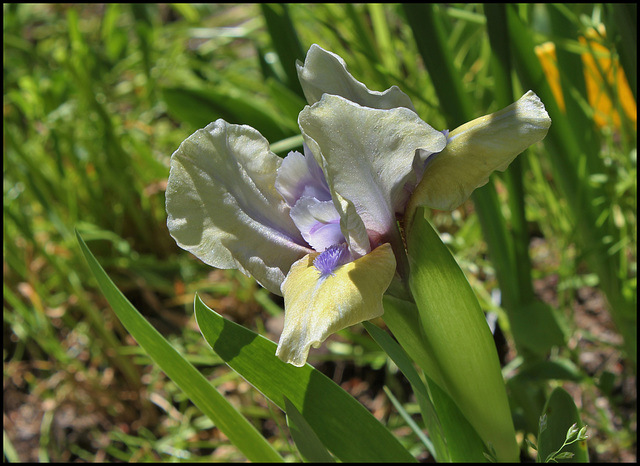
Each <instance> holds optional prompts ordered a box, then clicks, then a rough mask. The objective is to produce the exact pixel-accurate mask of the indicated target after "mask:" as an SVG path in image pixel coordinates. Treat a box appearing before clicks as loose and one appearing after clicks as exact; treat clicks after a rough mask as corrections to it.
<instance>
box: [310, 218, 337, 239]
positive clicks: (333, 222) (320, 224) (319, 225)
mask: <svg viewBox="0 0 640 466" xmlns="http://www.w3.org/2000/svg"><path fill="white" fill-rule="evenodd" d="M327 225H338V226H340V219H336V220H331V221H330V222H318V223H316V224H315V225H314V226H312V227H311V229H310V230H309V235H313V234H314V233H315V232H317V231H318V230H320V229H321V228H323V227H326V226H327Z"/></svg>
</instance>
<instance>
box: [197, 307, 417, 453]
mask: <svg viewBox="0 0 640 466" xmlns="http://www.w3.org/2000/svg"><path fill="white" fill-rule="evenodd" d="M195 314H196V320H197V322H198V325H199V327H200V331H201V332H202V335H203V336H204V337H205V339H206V340H207V342H208V343H209V344H210V345H211V348H213V350H214V351H215V352H216V354H218V356H220V357H221V358H222V360H223V361H225V362H226V363H227V364H228V365H229V367H231V368H232V369H233V370H235V371H236V372H238V373H239V374H240V375H241V376H242V377H244V378H245V379H246V380H247V381H248V382H249V383H250V384H252V385H253V386H254V387H255V388H256V389H258V390H259V391H260V392H262V393H263V394H264V395H265V396H266V397H267V398H269V399H270V400H271V401H272V402H273V403H275V404H276V405H277V406H278V407H279V408H280V409H282V410H286V406H285V401H284V398H285V397H286V398H288V399H289V400H290V401H291V403H292V404H293V405H294V406H295V407H296V409H297V410H298V411H300V413H302V416H303V417H304V419H305V420H306V421H307V423H308V424H309V426H311V428H312V429H313V430H314V432H315V433H316V435H317V436H318V438H319V439H320V441H321V442H322V444H324V445H325V446H326V447H327V448H328V449H329V451H331V452H332V453H333V454H334V455H335V456H336V457H338V458H339V459H340V460H341V461H343V462H347V461H372V462H415V461H416V460H415V458H414V457H413V456H412V455H411V454H410V453H409V452H408V451H407V450H406V449H405V448H404V447H403V446H402V445H401V444H400V442H399V441H398V439H396V438H395V437H394V436H393V435H392V434H391V433H390V432H389V431H388V430H387V428H386V427H384V426H383V425H382V424H380V422H379V421H378V420H377V419H376V418H375V417H373V416H372V415H371V413H370V412H369V411H367V409H366V408H364V407H363V406H362V405H361V404H360V403H358V402H357V401H356V400H355V399H354V398H353V397H351V396H350V395H349V394H348V393H346V392H345V391H344V390H343V389H342V388H340V387H339V386H337V385H336V384H335V383H334V382H332V381H331V380H330V379H328V378H327V377H326V376H325V375H324V374H322V373H320V372H318V371H317V370H315V369H314V368H313V367H311V366H310V365H309V364H306V365H304V366H302V367H295V366H292V365H291V364H287V363H285V362H282V361H281V360H280V359H278V358H277V357H276V356H275V352H276V344H275V343H273V342H272V341H270V340H268V339H266V338H264V337H263V336H261V335H258V334H256V333H254V332H252V331H251V330H248V329H246V328H244V327H242V326H241V325H238V324H235V323H233V322H231V321H229V320H226V319H224V318H223V317H222V316H220V315H219V314H217V313H216V312H215V311H213V310H211V309H209V308H208V307H207V306H206V305H205V304H204V303H203V302H202V301H201V300H200V298H198V297H196V300H195Z"/></svg>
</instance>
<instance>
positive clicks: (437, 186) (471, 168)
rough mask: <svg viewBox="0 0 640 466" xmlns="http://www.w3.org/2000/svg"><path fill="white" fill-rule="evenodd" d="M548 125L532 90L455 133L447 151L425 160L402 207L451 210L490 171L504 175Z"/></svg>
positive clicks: (408, 211) (459, 128) (451, 133)
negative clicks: (416, 182) (417, 183)
mask: <svg viewBox="0 0 640 466" xmlns="http://www.w3.org/2000/svg"><path fill="white" fill-rule="evenodd" d="M550 126H551V118H549V115H548V114H547V112H546V110H545V108H544V105H543V103H542V102H541V101H540V99H539V98H538V96H537V95H536V94H534V93H533V92H532V91H529V92H527V93H526V94H525V95H524V96H522V97H521V98H520V99H519V100H518V101H516V102H514V103H513V104H511V105H509V106H508V107H506V108H504V109H502V110H500V111H498V112H496V113H492V114H490V115H485V116H483V117H480V118H477V119H475V120H473V121H470V122H469V123H465V124H464V125H462V126H460V127H458V128H456V129H455V130H453V131H451V132H450V133H449V135H448V142H447V147H446V149H444V150H443V151H442V152H441V153H440V154H438V155H437V156H435V157H433V158H432V160H430V162H429V165H428V167H427V168H426V170H425V173H424V176H423V178H422V181H421V182H420V184H419V185H418V186H417V187H416V189H415V191H414V193H413V196H412V198H411V200H410V202H409V207H408V208H407V215H408V216H412V214H413V211H414V210H415V208H416V207H417V206H428V207H431V208H435V209H440V210H453V209H455V208H457V207H458V206H459V205H460V204H462V203H463V202H464V201H465V200H466V199H467V198H468V197H469V196H470V195H471V193H472V192H473V190H475V189H476V188H478V187H480V186H482V185H484V184H486V183H487V181H489V175H491V173H492V172H494V171H495V170H501V171H502V170H505V169H506V168H507V167H508V166H509V164H510V163H511V162H512V161H513V159H515V158H516V156H517V155H518V154H520V153H521V152H522V151H524V150H525V149H526V148H527V147H529V146H530V145H532V144H534V143H536V142H538V141H540V140H542V139H543V138H544V137H545V136H546V135H547V131H548V130H549V127H550Z"/></svg>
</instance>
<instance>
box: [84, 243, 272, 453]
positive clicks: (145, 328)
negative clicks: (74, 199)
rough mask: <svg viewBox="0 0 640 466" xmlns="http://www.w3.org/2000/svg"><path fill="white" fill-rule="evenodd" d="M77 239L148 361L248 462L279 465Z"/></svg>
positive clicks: (250, 427) (260, 438) (252, 429)
mask: <svg viewBox="0 0 640 466" xmlns="http://www.w3.org/2000/svg"><path fill="white" fill-rule="evenodd" d="M76 237H77V239H78V243H79V245H80V248H81V250H82V254H83V255H84V257H85V259H86V260H87V263H88V265H89V269H90V270H91V272H92V273H93V275H94V276H95V278H96V280H97V281H98V284H99V286H100V289H101V290H102V292H103V294H104V295H105V297H106V298H107V301H109V304H110V305H111V308H112V309H113V311H114V312H115V313H116V315H117V316H118V318H119V319H120V321H121V322H122V324H123V325H124V326H125V327H126V329H127V330H128V331H129V332H130V333H131V335H132V336H133V337H134V338H135V339H136V341H137V342H138V344H139V345H140V346H141V347H142V348H143V349H144V350H145V351H146V352H147V354H148V355H149V356H150V357H151V359H153V361H154V362H155V363H156V364H157V365H158V366H159V367H160V368H161V369H162V370H163V371H164V372H165V373H166V374H167V376H168V377H169V378H170V379H171V380H173V381H174V382H175V383H176V384H177V385H178V386H179V387H180V388H181V389H182V390H183V391H184V392H185V394H186V395H187V396H188V397H189V399H190V400H191V401H192V402H193V403H194V404H195V405H196V406H198V408H200V409H201V410H202V412H203V413H205V414H206V415H207V416H208V417H209V418H210V419H211V420H212V421H213V422H214V423H215V425H216V427H218V428H219V429H220V430H221V431H222V432H224V434H225V435H226V436H227V437H228V438H229V440H230V441H231V443H233V444H234V445H235V446H236V447H238V449H239V450H240V451H242V453H243V454H245V455H246V457H247V459H249V460H251V461H275V462H282V461H283V459H282V457H281V456H280V455H279V454H278V453H277V452H276V451H275V450H274V449H273V447H272V446H271V445H270V444H269V443H268V442H267V441H266V440H265V438H264V437H263V436H262V435H260V433H259V432H258V431H257V430H256V428H255V427H254V426H253V425H252V424H251V423H249V421H247V419H246V418H245V417H244V416H242V415H241V414H240V413H239V412H238V410H237V409H236V408H234V407H233V406H232V405H231V404H230V403H229V402H228V401H227V400H226V399H225V398H224V397H223V396H222V395H221V394H220V393H219V392H218V391H217V390H216V389H215V388H214V387H213V386H212V385H211V384H210V383H209V381H208V380H207V379H205V378H204V376H203V375H202V374H201V373H200V372H198V371H197V369H196V368H195V367H193V366H192V365H191V364H190V363H189V362H187V361H186V360H185V359H184V358H183V357H182V356H181V355H180V354H179V353H178V352H177V351H176V350H175V349H174V348H173V347H172V346H171V344H170V343H169V342H167V340H165V339H164V337H163V336H162V335H161V334H160V333H159V332H158V331H157V330H156V329H155V328H153V326H151V324H149V323H148V322H147V321H146V319H145V318H144V317H142V315H141V314H140V313H139V312H138V310H137V309H136V308H135V307H133V305H132V304H131V303H130V302H129V300H127V298H126V297H125V296H124V295H123V294H122V293H121V292H120V290H118V288H117V287H116V286H115V285H114V283H113V282H112V281H111V279H110V278H109V276H108V275H107V274H106V272H105V271H104V270H103V269H102V267H101V266H100V264H99V263H98V261H97V260H96V259H95V257H94V256H93V254H92V253H91V251H90V250H89V248H88V247H87V245H86V244H85V242H84V240H83V239H82V237H81V236H80V234H79V233H78V232H77V231H76Z"/></svg>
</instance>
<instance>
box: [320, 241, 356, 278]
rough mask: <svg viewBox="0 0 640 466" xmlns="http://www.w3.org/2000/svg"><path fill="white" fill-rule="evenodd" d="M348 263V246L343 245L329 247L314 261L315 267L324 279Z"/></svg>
mask: <svg viewBox="0 0 640 466" xmlns="http://www.w3.org/2000/svg"><path fill="white" fill-rule="evenodd" d="M348 261H349V251H348V250H347V245H346V244H345V243H342V244H334V245H333V246H329V247H328V248H327V249H325V250H324V251H323V252H321V253H320V255H319V256H318V257H316V258H315V259H314V260H313V265H314V267H315V268H316V269H318V271H320V275H321V276H322V277H323V278H324V277H327V276H329V275H333V271H334V270H335V269H337V268H338V267H339V266H341V265H344V264H345V263H347V262H348Z"/></svg>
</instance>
